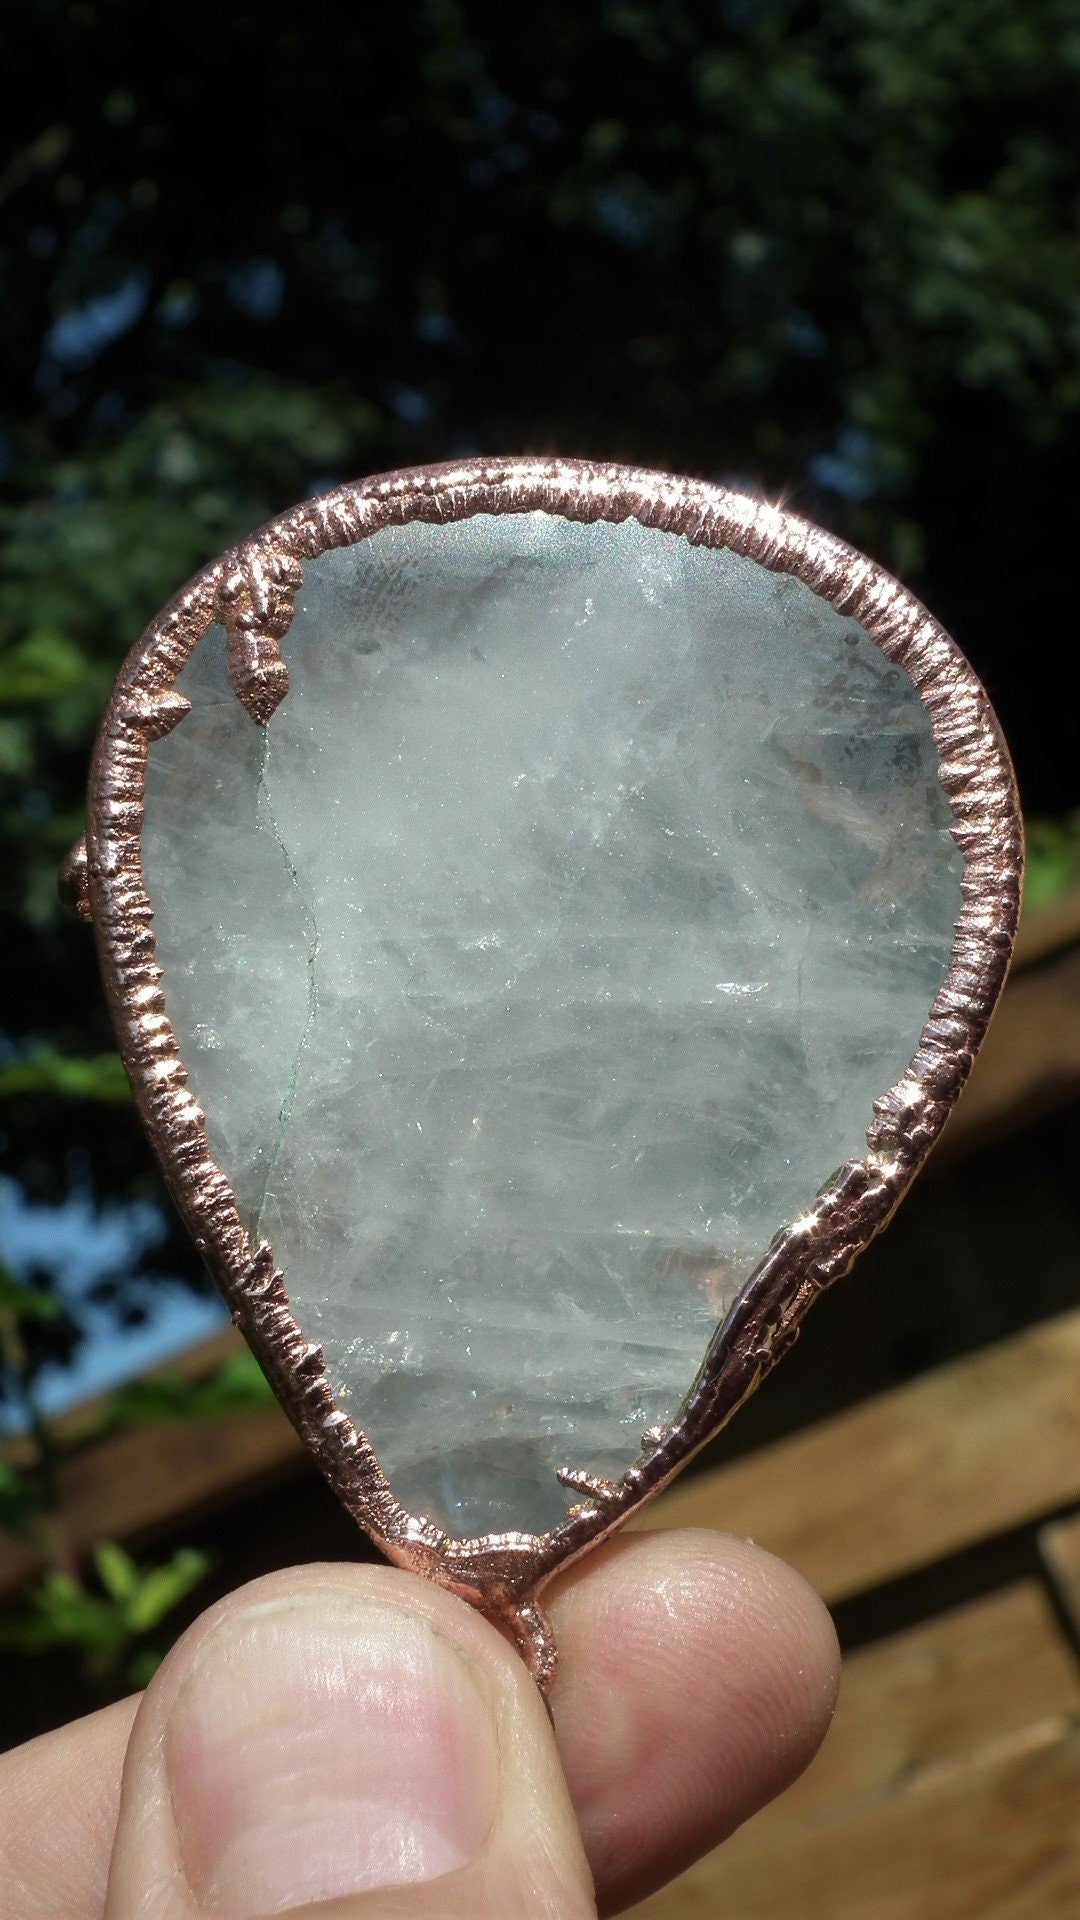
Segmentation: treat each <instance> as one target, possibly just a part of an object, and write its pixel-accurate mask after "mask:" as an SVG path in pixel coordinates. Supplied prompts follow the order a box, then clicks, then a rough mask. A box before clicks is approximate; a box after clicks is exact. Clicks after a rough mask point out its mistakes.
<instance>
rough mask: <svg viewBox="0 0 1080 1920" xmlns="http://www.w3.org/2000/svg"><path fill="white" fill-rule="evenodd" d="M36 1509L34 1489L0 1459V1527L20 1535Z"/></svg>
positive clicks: (8, 1463) (17, 1471) (9, 1465)
mask: <svg viewBox="0 0 1080 1920" xmlns="http://www.w3.org/2000/svg"><path fill="white" fill-rule="evenodd" d="M37 1508H38V1502H37V1496H36V1493H35V1489H34V1487H33V1486H32V1485H31V1483H30V1481H29V1480H28V1479H27V1478H26V1476H25V1475H24V1474H21V1473H20V1472H19V1470H18V1468H17V1467H13V1466H12V1465H11V1462H10V1461H8V1460H4V1459H2V1458H0V1527H7V1528H8V1530H9V1531H10V1532H11V1533H22V1532H23V1531H24V1530H25V1529H26V1528H27V1526H29V1525H30V1524H31V1522H32V1521H33V1519H34V1517H35V1516H36V1513H37Z"/></svg>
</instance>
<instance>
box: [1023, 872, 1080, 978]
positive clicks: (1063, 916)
mask: <svg viewBox="0 0 1080 1920" xmlns="http://www.w3.org/2000/svg"><path fill="white" fill-rule="evenodd" d="M1078 940H1080V887H1073V889H1072V891H1071V892H1070V893H1063V894H1062V895H1061V896H1060V898H1059V899H1057V900H1051V901H1049V902H1048V903H1047V905H1046V906H1045V907H1038V908H1036V909H1035V911H1034V912H1030V913H1029V912H1028V910H1027V908H1025V909H1024V912H1023V913H1022V914H1021V916H1020V926H1019V929H1018V931H1017V935H1016V950H1015V954H1014V957H1013V968H1014V970H1015V969H1022V968H1024V967H1030V966H1033V965H1035V964H1036V962H1038V961H1039V960H1044V959H1045V958H1046V956H1047V954H1049V953H1060V952H1061V951H1062V949H1063V948H1064V947H1071V946H1074V945H1075V944H1076V942H1077V941H1078Z"/></svg>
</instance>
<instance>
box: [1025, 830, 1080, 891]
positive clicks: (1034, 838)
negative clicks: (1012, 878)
mask: <svg viewBox="0 0 1080 1920" xmlns="http://www.w3.org/2000/svg"><path fill="white" fill-rule="evenodd" d="M1026 837H1027V877H1026V881H1025V885H1024V910H1025V912H1027V913H1037V912H1038V910H1039V908H1040V907H1048V906H1052V904H1053V902H1054V901H1055V900H1059V899H1061V897H1062V896H1063V895H1064V894H1066V893H1070V892H1071V891H1072V889H1073V888H1074V887H1080V813H1073V814H1070V815H1069V816H1068V817H1067V818H1066V819H1064V820H1045V819H1035V820H1031V819H1029V820H1028V821H1027V822H1026Z"/></svg>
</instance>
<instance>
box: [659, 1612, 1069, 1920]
mask: <svg viewBox="0 0 1080 1920" xmlns="http://www.w3.org/2000/svg"><path fill="white" fill-rule="evenodd" d="M1078 1807H1080V1673H1078V1670H1077V1668H1076V1666H1075V1664H1074V1663H1073V1661H1072V1659H1071V1657H1070V1655H1069V1652H1068V1649H1067V1648H1066V1646H1065V1643H1064V1641H1063V1640H1062V1638H1061V1636H1060V1634H1059V1633H1058V1631H1057V1628H1056V1624H1055V1622H1054V1619H1053V1616H1052V1613H1051V1611H1050V1608H1049V1605H1048V1603H1047V1600H1046V1596H1045V1594H1044V1593H1043V1592H1042V1590H1041V1589H1040V1588H1039V1587H1038V1586H1037V1585H1036V1583H1035V1582H1024V1583H1020V1584H1019V1585H1017V1586H1015V1587H1013V1588H1011V1589H1008V1590H1006V1591H1005V1592H1003V1593H1001V1594H998V1595H994V1596H992V1597H991V1598H990V1599H989V1600H982V1601H979V1602H977V1603H975V1604H973V1605H972V1606H969V1607H965V1608H963V1609H960V1610H958V1611H957V1612H956V1613H954V1614H951V1615H948V1616H945V1617H943V1618H941V1619H939V1620H935V1621H931V1622H929V1623H927V1624H925V1625H923V1626H920V1627H918V1628H916V1629H913V1630H912V1631H911V1632H910V1633H906V1634H903V1635H898V1636H896V1637H895V1638H894V1639H892V1640H890V1641H887V1642H883V1643H881V1644H880V1645H879V1646H877V1647H874V1648H869V1649H864V1650H863V1651H862V1652H860V1653H858V1654H855V1655H853V1656H852V1657H851V1658H850V1659H849V1660H848V1662H847V1663H846V1666H845V1676H844V1682H843V1686H842V1689H841V1696H840V1705H839V1709H838V1712H837V1718H836V1723H835V1725H834V1728H833V1730H832V1732H831V1733H830V1735H829V1737H828V1739H827V1741H826V1743H825V1746H824V1748H823V1750H822V1753H821V1755H820V1756H819V1758H818V1760H817V1761H815V1763H814V1765H813V1766H812V1767H811V1769H810V1770H809V1772H808V1774H807V1775H805V1776H804V1779H803V1781H801V1782H799V1783H798V1784H797V1785H796V1786H795V1787H793V1788H792V1789H791V1790H790V1791H789V1792H788V1793H787V1794H785V1795H783V1796H782V1798H781V1799H780V1800H779V1801H778V1802H776V1803H775V1805H774V1806H772V1807H769V1808H766V1810H765V1811H764V1812H763V1813H761V1814H759V1815H758V1817H757V1818H756V1819H755V1820H752V1821H751V1822H749V1824H748V1825H747V1826H746V1827H744V1828H743V1829H742V1830H741V1831H740V1832H739V1833H737V1834H736V1835H734V1837H733V1838H732V1839H731V1840H729V1841H728V1842H727V1844H726V1845H725V1846H723V1847H721V1848H719V1849H718V1850H717V1852H716V1853H714V1854H711V1855H710V1856H709V1857H708V1858H707V1859H706V1860H703V1861H701V1862H699V1863H698V1865H697V1866H696V1867H693V1868H691V1870H690V1871H689V1872H688V1873H686V1874H683V1875H682V1876H681V1878H680V1879H679V1880H677V1881H675V1882H674V1883H673V1884H672V1885H671V1886H670V1887H668V1888H666V1889H664V1891H663V1892H661V1893H659V1894H656V1895H654V1896H653V1898H652V1899H651V1900H647V1901H645V1902H644V1903H643V1904H642V1905H641V1906H639V1907H637V1908H635V1909H634V1912H635V1915H636V1916H639V1920H714V1917H715V1916H716V1915H717V1914H723V1915H724V1916H725V1920H789V1917H790V1916H791V1915H793V1914H797V1915H798V1916H799V1920H1074V1916H1075V1913H1076V1912H1077V1911H1078V1910H1080V1822H1078V1821H1077V1818H1076V1814H1077V1808H1078Z"/></svg>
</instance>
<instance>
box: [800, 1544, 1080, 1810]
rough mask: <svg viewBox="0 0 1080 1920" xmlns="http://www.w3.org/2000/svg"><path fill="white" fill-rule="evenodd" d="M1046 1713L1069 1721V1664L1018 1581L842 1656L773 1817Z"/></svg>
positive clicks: (1041, 1605)
mask: <svg viewBox="0 0 1080 1920" xmlns="http://www.w3.org/2000/svg"><path fill="white" fill-rule="evenodd" d="M1055 1716H1065V1717H1066V1718H1070V1719H1076V1720H1077V1722H1078V1723H1080V1666H1078V1665H1077V1663H1076V1661H1075V1660H1074V1658H1073V1655H1072V1651H1071V1649H1070V1647H1069V1646H1068V1644H1067V1643H1066V1641H1065V1638H1064V1636H1063V1635H1062V1633H1061V1631H1060V1628H1059V1627H1058V1623H1057V1621H1056V1619H1055V1617H1054V1613H1053V1609H1052V1607H1051V1605H1050V1601H1049V1599H1048V1597H1047V1594H1046V1591H1045V1589H1044V1588H1043V1587H1042V1586H1041V1585H1040V1584H1039V1583H1038V1582H1037V1581H1035V1580H1023V1581H1018V1582H1016V1583H1015V1584H1014V1585H1011V1586H1008V1587H1003V1588H1001V1589H1000V1590H999V1591H998V1592H996V1593H992V1594H989V1595H988V1596H986V1597H985V1598H983V1599H980V1600H976V1601H972V1602H970V1603H969V1604H968V1605H966V1606H963V1607H958V1608H955V1609H953V1610H952V1611H950V1612H949V1613H946V1614H939V1615H938V1616H936V1617H935V1618H934V1619H932V1620H927V1621H925V1622H923V1623H921V1624H920V1625H919V1626H917V1627H912V1628H910V1629H908V1630H907V1631H906V1632H904V1633H900V1634H894V1635H891V1636H890V1637H889V1638H888V1639H887V1640H879V1641H878V1642H876V1644H874V1645H873V1646H869V1647H863V1648H861V1649H860V1651H859V1652H858V1653H854V1654H851V1655H849V1657H848V1658H847V1660H845V1662H844V1672H843V1679H842V1681H841V1688H840V1704H839V1707H838V1709H837V1714H836V1719H835V1721H834V1722H833V1725H832V1728H831V1729H830V1732H829V1737H828V1739H827V1740H826V1742H825V1745H824V1746H823V1748H822V1749H821V1752H820V1753H819V1755H818V1757H817V1759H816V1760H815V1761H814V1764H813V1766H811V1767H810V1768H809V1770H808V1771H807V1772H806V1773H805V1774H804V1775H803V1777H802V1779H801V1780H799V1781H797V1782H796V1784H795V1785H794V1786H793V1787H792V1788H791V1789H790V1791H789V1792H788V1793H787V1794H785V1796H784V1799H783V1802H782V1810H783V1816H784V1817H785V1818H791V1817H794V1816H799V1817H801V1816H802V1815H803V1814H804V1813H806V1812H807V1811H808V1810H809V1809H810V1808H812V1807H821V1806H823V1805H827V1806H830V1807H833V1808H835V1807H837V1806H839V1805H841V1804H842V1803H843V1802H845V1801H847V1800H862V1799H866V1798H867V1797H868V1796H873V1795H881V1794H885V1793H891V1792H893V1791H895V1790H896V1789H898V1788H902V1787H903V1786H904V1785H905V1783H908V1782H910V1781H913V1780H914V1779H916V1778H917V1776H918V1775H919V1774H920V1773H921V1772H923V1771H925V1769H926V1768H928V1767H940V1766H942V1765H945V1764H947V1763H949V1762H951V1761H954V1760H957V1759H961V1758H962V1757H963V1756H964V1755H965V1754H966V1753H967V1752H969V1751H970V1750H971V1749H972V1748H977V1747H980V1746H984V1745H990V1744H993V1743H999V1742H1001V1741H1002V1740H1005V1739H1011V1738H1012V1737H1013V1736H1014V1735H1019V1734H1022V1733H1023V1732H1024V1730H1025V1728H1027V1727H1029V1726H1030V1725H1032V1723H1034V1722H1041V1721H1043V1720H1050V1719H1053V1718H1054V1717H1055ZM778 1811H779V1809H778Z"/></svg>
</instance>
